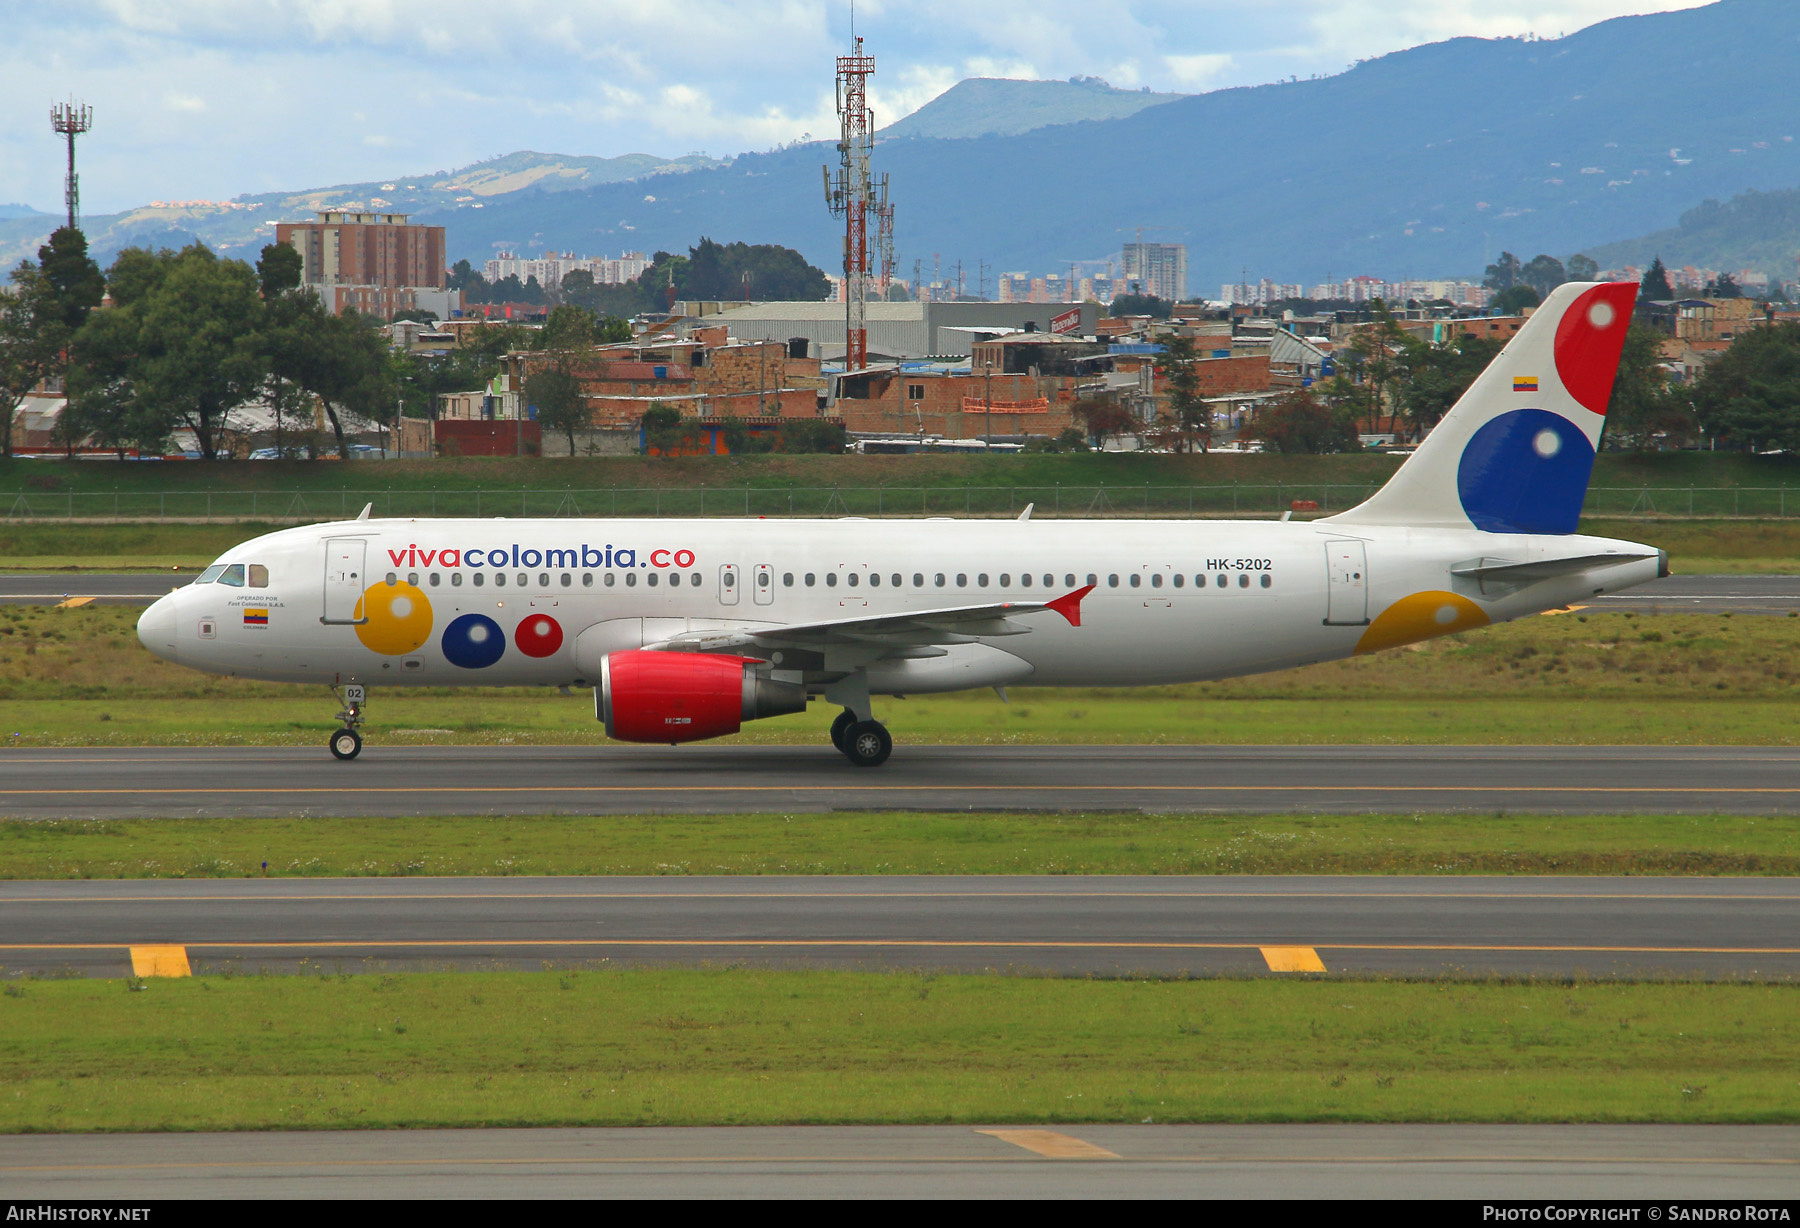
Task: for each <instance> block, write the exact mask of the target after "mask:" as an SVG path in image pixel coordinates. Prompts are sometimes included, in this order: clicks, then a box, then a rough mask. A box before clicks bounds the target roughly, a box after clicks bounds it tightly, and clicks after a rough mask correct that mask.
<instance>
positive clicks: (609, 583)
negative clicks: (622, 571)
mask: <svg viewBox="0 0 1800 1228" xmlns="http://www.w3.org/2000/svg"><path fill="white" fill-rule="evenodd" d="M617 579H618V577H617V576H616V575H614V574H613V573H612V572H610V571H609V572H607V573H606V587H607V588H611V587H612V586H613V581H615V580H617Z"/></svg>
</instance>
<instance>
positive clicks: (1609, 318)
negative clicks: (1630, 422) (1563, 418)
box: [1556, 282, 1637, 414]
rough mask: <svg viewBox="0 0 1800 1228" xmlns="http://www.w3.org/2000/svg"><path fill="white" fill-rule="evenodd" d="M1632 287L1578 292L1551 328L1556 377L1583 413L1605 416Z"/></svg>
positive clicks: (1626, 284)
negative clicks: (1591, 412)
mask: <svg viewBox="0 0 1800 1228" xmlns="http://www.w3.org/2000/svg"><path fill="white" fill-rule="evenodd" d="M1636 303H1637V285H1636V284H1635V283H1633V282H1614V283H1609V284H1607V285H1604V286H1595V287H1594V288H1593V289H1592V290H1587V291H1584V292H1583V293H1582V294H1581V296H1580V297H1578V298H1577V299H1576V300H1575V301H1574V302H1573V303H1571V304H1569V309H1568V310H1567V311H1565V312H1563V317H1562V319H1561V320H1558V321H1557V323H1556V374H1557V378H1559V379H1561V380H1562V385H1563V387H1564V388H1567V389H1568V390H1569V395H1570V396H1572V397H1574V398H1575V399H1576V400H1577V401H1578V402H1580V403H1581V405H1582V406H1583V407H1584V408H1586V409H1591V410H1593V411H1594V412H1595V413H1597V414H1604V413H1605V412H1606V403H1607V402H1608V401H1609V400H1611V399H1612V386H1613V376H1614V375H1615V374H1617V372H1618V369H1619V352H1620V351H1621V350H1622V349H1624V347H1625V330H1626V329H1628V328H1630V327H1631V309H1632V307H1633V306H1635V305H1636Z"/></svg>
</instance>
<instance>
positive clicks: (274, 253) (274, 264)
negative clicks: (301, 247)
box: [256, 243, 306, 302]
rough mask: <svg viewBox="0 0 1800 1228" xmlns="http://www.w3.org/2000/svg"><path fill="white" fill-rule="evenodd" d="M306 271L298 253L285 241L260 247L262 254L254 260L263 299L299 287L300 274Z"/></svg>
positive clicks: (268, 298)
mask: <svg viewBox="0 0 1800 1228" xmlns="http://www.w3.org/2000/svg"><path fill="white" fill-rule="evenodd" d="M305 271H306V265H305V263H304V262H303V261H302V260H301V259H300V253H299V252H298V251H296V250H295V249H294V248H293V247H292V246H291V245H289V244H286V243H270V244H268V245H267V246H265V247H264V248H263V249H262V255H261V256H260V257H259V258H258V259H257V261H256V282H257V285H258V286H259V287H260V288H261V290H262V296H263V301H264V302H267V301H268V300H270V299H272V298H274V297H275V296H276V295H278V294H281V293H283V292H285V291H288V290H297V289H299V288H300V279H301V276H302V275H303V274H304V273H305Z"/></svg>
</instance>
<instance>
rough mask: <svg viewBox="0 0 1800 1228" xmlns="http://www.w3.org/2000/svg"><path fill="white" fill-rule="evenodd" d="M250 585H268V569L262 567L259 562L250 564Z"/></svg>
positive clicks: (264, 586)
mask: <svg viewBox="0 0 1800 1228" xmlns="http://www.w3.org/2000/svg"><path fill="white" fill-rule="evenodd" d="M250 587H251V588H268V587H269V569H268V568H267V567H264V566H263V565H262V564H261V563H252V564H250Z"/></svg>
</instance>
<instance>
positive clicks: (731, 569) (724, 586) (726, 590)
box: [719, 563, 738, 605]
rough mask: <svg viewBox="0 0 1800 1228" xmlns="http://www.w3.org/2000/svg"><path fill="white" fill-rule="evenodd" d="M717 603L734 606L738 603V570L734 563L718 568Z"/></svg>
mask: <svg viewBox="0 0 1800 1228" xmlns="http://www.w3.org/2000/svg"><path fill="white" fill-rule="evenodd" d="M719 603H720V604H721V605H736V604H737V603H738V569H737V564H736V563H726V564H724V565H722V566H721V567H720V568H719Z"/></svg>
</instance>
